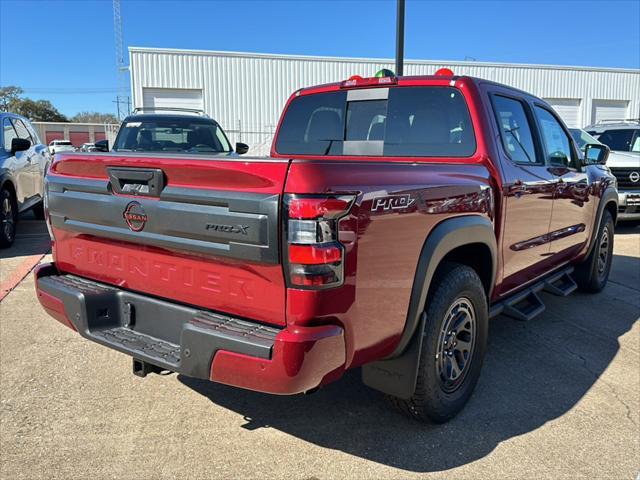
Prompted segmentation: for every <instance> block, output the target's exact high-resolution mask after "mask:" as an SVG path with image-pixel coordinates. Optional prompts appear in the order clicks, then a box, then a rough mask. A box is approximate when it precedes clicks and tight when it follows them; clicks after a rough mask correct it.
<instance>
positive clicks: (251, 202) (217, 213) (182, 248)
mask: <svg viewBox="0 0 640 480" xmlns="http://www.w3.org/2000/svg"><path fill="white" fill-rule="evenodd" d="M288 165H289V163H288V161H286V160H284V161H279V160H270V159H264V158H224V157H223V158H220V157H205V158H202V157H196V156H184V157H177V156H160V155H158V156H149V155H148V154H147V155H144V156H141V155H136V154H132V155H127V156H126V157H125V156H123V155H122V154H118V155H115V154H99V155H92V154H90V155H86V154H85V155H79V154H69V155H63V156H61V158H60V159H59V160H57V161H56V162H55V163H54V165H53V166H52V168H51V171H50V173H49V175H48V176H47V184H48V208H49V221H50V223H51V227H52V232H53V235H54V238H55V241H54V251H53V253H54V258H55V261H56V264H57V266H58V268H59V269H60V270H62V271H64V272H66V273H72V274H75V275H79V276H82V277H86V278H90V279H93V280H96V281H101V282H104V283H109V284H112V285H117V286H119V287H121V288H125V289H129V290H132V291H134V292H140V293H146V294H150V295H153V296H156V297H161V298H166V299H170V300H173V301H177V302H180V303H185V304H189V305H194V306H198V307H201V308H206V309H211V310H215V311H220V312H224V313H229V314H233V315H236V316H240V317H246V318H251V319H255V320H260V321H264V322H267V323H272V324H276V325H283V324H285V282H284V277H283V271H282V267H281V265H280V248H279V235H280V232H279V206H280V198H281V195H282V191H283V187H284V182H285V179H286V175H287V169H288Z"/></svg>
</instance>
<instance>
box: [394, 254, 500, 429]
mask: <svg viewBox="0 0 640 480" xmlns="http://www.w3.org/2000/svg"><path fill="white" fill-rule="evenodd" d="M431 285H432V288H431V291H430V292H429V295H428V297H427V305H426V318H427V323H426V325H425V331H424V336H423V338H422V353H421V355H420V364H419V367H418V378H417V382H416V390H415V392H414V394H413V396H412V397H411V398H409V399H408V400H404V399H400V398H396V397H389V400H390V402H391V403H392V404H393V405H394V406H395V407H396V408H398V409H399V410H400V411H402V412H403V413H405V414H406V415H408V416H409V417H411V418H415V419H418V420H422V421H426V422H432V423H443V422H446V421H448V420H450V419H451V418H453V417H454V416H455V415H456V414H457V413H458V412H460V410H462V408H463V407H464V406H465V404H466V403H467V401H468V400H469V397H470V396H471V394H472V393H473V390H474V388H475V386H476V384H477V383H478V379H479V378H480V370H481V368H482V361H483V359H484V354H485V351H486V347H487V334H488V329H489V313H488V305H487V297H486V294H485V291H484V288H483V285H482V281H481V280H480V277H479V276H478V274H477V273H476V272H475V270H473V269H472V268H470V267H468V266H466V265H461V264H457V263H446V264H444V265H442V266H441V267H439V268H438V272H437V273H436V276H435V277H434V278H433V280H432V282H431ZM461 299H464V301H468V302H469V303H470V304H471V305H472V309H473V313H474V315H475V319H474V322H475V327H474V331H475V340H474V342H473V347H472V350H471V352H472V353H470V354H469V357H470V358H471V361H470V363H467V364H466V366H467V367H468V369H467V370H463V373H464V376H462V380H461V383H460V384H459V385H458V386H457V388H455V389H454V390H452V391H447V390H446V389H445V386H444V382H443V380H442V376H441V374H440V373H438V370H437V365H438V361H439V360H438V356H437V355H438V354H439V346H442V345H444V343H443V339H442V334H443V333H445V332H443V327H445V322H446V323H448V321H449V319H450V318H451V311H450V310H451V308H452V307H453V306H454V305H457V304H458V302H459V301H461ZM454 311H455V310H454ZM454 340H455V337H454ZM440 358H444V357H443V356H442V355H440ZM445 360H446V359H445ZM467 361H468V360H467ZM461 375H462V374H461Z"/></svg>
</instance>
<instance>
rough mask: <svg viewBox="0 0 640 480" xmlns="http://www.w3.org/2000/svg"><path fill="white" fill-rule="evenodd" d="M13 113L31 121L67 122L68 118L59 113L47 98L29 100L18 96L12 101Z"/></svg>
mask: <svg viewBox="0 0 640 480" xmlns="http://www.w3.org/2000/svg"><path fill="white" fill-rule="evenodd" d="M12 111H13V112H14V113H17V114H18V115H22V116H23V117H27V118H28V119H29V120H31V121H32V122H68V121H69V119H68V118H67V117H65V116H64V115H63V114H61V113H60V112H59V111H58V109H57V108H56V107H54V106H53V105H52V104H51V102H50V101H49V100H31V99H30V98H20V99H18V100H16V101H15V102H13V109H12Z"/></svg>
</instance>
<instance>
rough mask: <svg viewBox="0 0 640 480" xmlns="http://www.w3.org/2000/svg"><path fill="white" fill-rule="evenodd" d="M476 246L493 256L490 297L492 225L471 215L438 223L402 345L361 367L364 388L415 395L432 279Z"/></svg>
mask: <svg viewBox="0 0 640 480" xmlns="http://www.w3.org/2000/svg"><path fill="white" fill-rule="evenodd" d="M477 243H480V244H484V245H486V246H487V247H488V249H489V251H490V252H491V264H492V270H491V279H490V282H489V284H488V285H489V288H488V291H487V297H490V296H491V290H492V289H493V285H494V283H495V278H496V270H497V261H498V246H497V241H496V235H495V232H494V227H493V224H492V223H491V221H490V220H489V219H488V218H487V217H483V216H480V215H469V216H461V217H454V218H450V219H447V220H444V221H443V222H441V223H439V224H438V225H437V226H436V227H435V228H434V229H433V230H432V231H431V233H430V234H429V236H428V237H427V239H426V240H425V242H424V245H423V247H422V251H421V253H420V256H419V258H418V265H417V268H416V273H415V276H414V280H413V288H412V291H411V297H410V300H409V308H408V312H407V320H406V322H405V326H404V330H403V332H402V334H401V336H400V341H399V342H398V345H397V346H396V349H395V351H394V352H393V354H391V355H390V356H389V357H388V358H387V359H384V360H380V361H376V362H372V363H369V364H366V365H364V366H363V367H362V379H363V382H364V383H365V385H368V386H369V387H372V388H375V389H376V390H380V391H382V392H384V393H387V394H390V395H393V396H396V397H399V398H405V399H406V398H410V397H411V396H412V395H413V393H414V392H415V388H416V379H417V374H418V364H419V360H420V352H421V350H422V335H423V332H424V326H425V322H426V315H425V314H424V306H425V302H426V299H427V294H428V292H429V287H430V286H431V281H432V279H433V275H434V274H435V271H436V269H437V268H438V266H439V265H440V263H441V261H442V259H443V258H444V257H445V256H446V255H447V254H448V253H450V252H451V251H453V250H454V249H456V248H458V247H461V246H464V245H471V244H477Z"/></svg>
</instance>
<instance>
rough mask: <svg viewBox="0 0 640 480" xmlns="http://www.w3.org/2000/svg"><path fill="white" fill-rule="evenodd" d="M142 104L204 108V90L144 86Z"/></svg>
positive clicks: (146, 105)
mask: <svg viewBox="0 0 640 480" xmlns="http://www.w3.org/2000/svg"><path fill="white" fill-rule="evenodd" d="M142 106H143V107H145V108H150V107H164V108H186V109H194V110H203V102H202V90H191V89H186V88H185V89H182V88H180V89H178V88H143V89H142Z"/></svg>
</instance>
